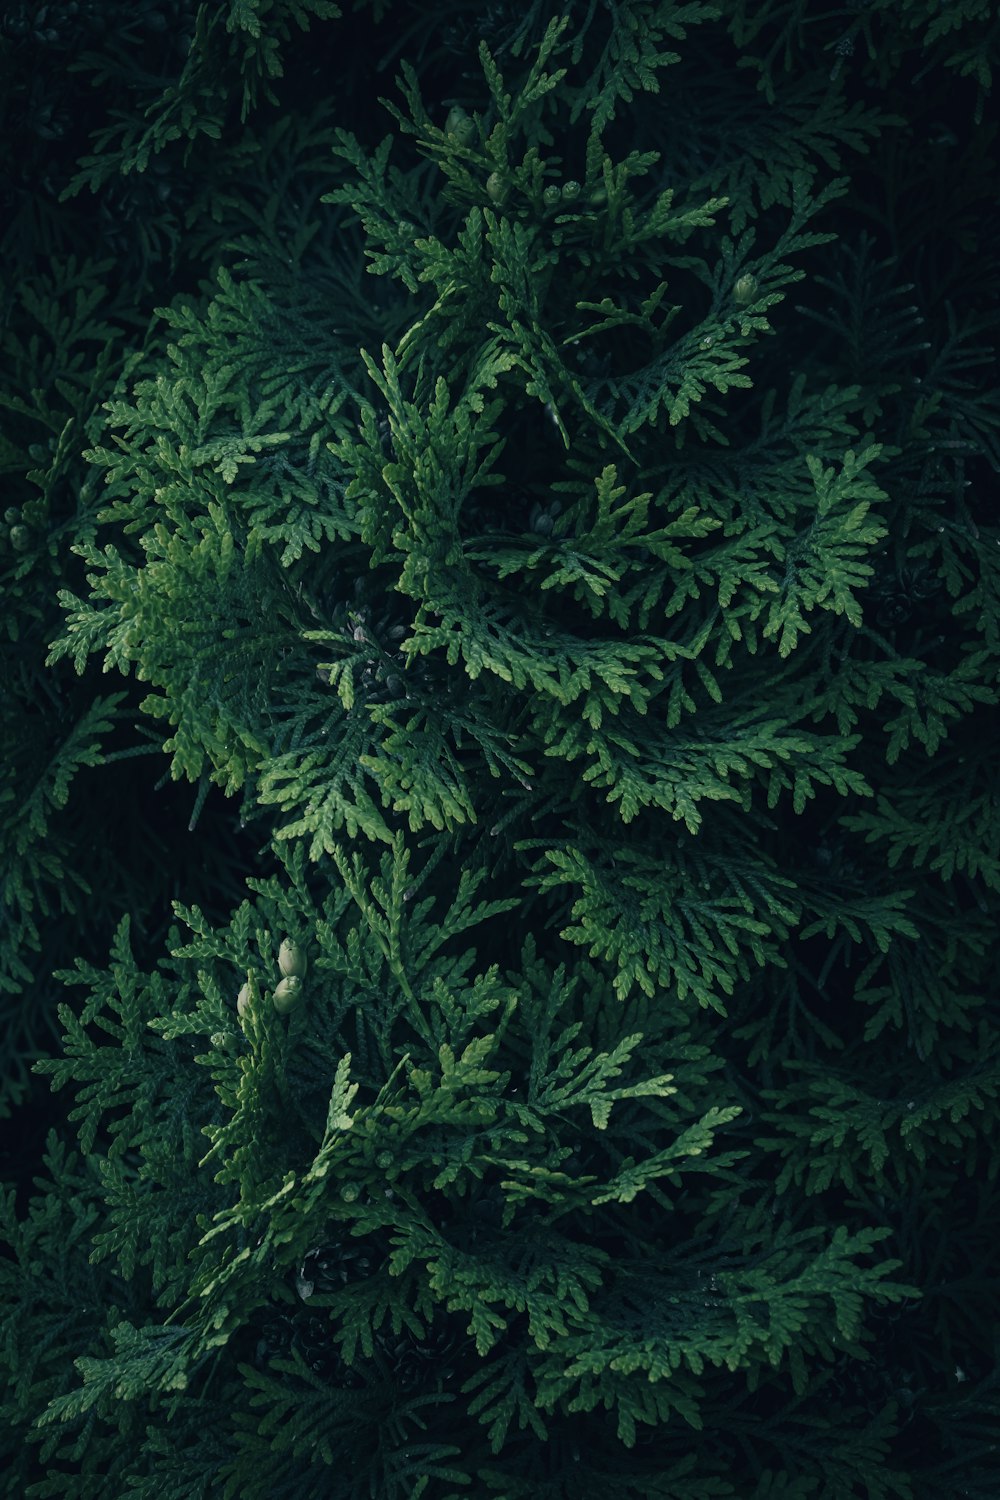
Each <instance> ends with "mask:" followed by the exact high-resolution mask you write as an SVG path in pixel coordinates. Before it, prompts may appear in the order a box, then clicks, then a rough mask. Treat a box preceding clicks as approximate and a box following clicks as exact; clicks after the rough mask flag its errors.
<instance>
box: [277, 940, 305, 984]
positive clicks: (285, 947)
mask: <svg viewBox="0 0 1000 1500" xmlns="http://www.w3.org/2000/svg"><path fill="white" fill-rule="evenodd" d="M308 967H309V962H308V960H307V958H306V951H305V949H304V948H302V947H300V946H299V944H298V943H293V942H292V940H291V938H285V941H284V942H283V943H282V945H281V947H280V948H279V949H278V968H279V969H280V970H281V972H282V974H283V975H284V977H285V978H286V979H288V978H290V977H292V976H293V975H294V977H295V978H297V979H304V978H305V976H306V970H307V969H308Z"/></svg>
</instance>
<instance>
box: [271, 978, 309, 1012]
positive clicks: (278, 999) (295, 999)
mask: <svg viewBox="0 0 1000 1500" xmlns="http://www.w3.org/2000/svg"><path fill="white" fill-rule="evenodd" d="M301 998H302V980H301V979H300V978H299V976H298V975H297V974H289V976H288V978H287V979H282V980H281V982H280V983H279V984H277V985H275V989H274V995H273V996H272V999H273V1000H274V1008H275V1010H276V1011H277V1012H278V1014H279V1016H287V1014H288V1012H289V1011H290V1010H294V1009H295V1007H296V1005H298V1003H299V1000H300V999H301Z"/></svg>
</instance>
